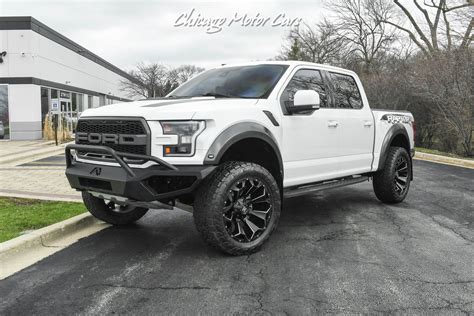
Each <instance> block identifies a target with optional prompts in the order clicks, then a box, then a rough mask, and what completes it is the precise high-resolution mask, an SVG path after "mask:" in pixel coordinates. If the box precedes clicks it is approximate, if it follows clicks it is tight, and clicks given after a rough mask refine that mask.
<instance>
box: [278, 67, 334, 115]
mask: <svg viewBox="0 0 474 316" xmlns="http://www.w3.org/2000/svg"><path fill="white" fill-rule="evenodd" d="M298 90H314V91H316V92H318V93H319V97H320V99H321V107H322V108H325V107H327V106H328V101H327V88H326V85H325V84H324V82H323V78H322V76H321V72H320V71H319V70H310V69H302V70H298V71H297V72H296V74H295V75H294V76H293V78H292V79H291V81H290V82H289V83H288V86H286V89H285V91H284V92H283V94H282V97H281V100H282V101H283V102H284V105H285V106H292V105H293V98H294V95H295V93H296V91H298Z"/></svg>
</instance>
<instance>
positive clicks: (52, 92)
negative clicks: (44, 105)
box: [51, 89, 58, 99]
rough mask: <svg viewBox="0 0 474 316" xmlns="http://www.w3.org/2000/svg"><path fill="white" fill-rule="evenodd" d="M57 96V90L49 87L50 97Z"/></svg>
mask: <svg viewBox="0 0 474 316" xmlns="http://www.w3.org/2000/svg"><path fill="white" fill-rule="evenodd" d="M57 98H58V90H56V89H51V99H57Z"/></svg>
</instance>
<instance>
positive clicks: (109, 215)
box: [82, 192, 148, 225]
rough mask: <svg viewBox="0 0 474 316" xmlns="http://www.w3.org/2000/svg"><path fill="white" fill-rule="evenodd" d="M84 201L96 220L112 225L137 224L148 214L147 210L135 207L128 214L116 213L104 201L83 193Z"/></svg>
mask: <svg viewBox="0 0 474 316" xmlns="http://www.w3.org/2000/svg"><path fill="white" fill-rule="evenodd" d="M82 200H83V201H84V205H85V206H86V208H87V210H88V211H89V212H90V213H91V214H92V215H93V216H94V217H96V218H98V219H100V220H102V221H104V222H106V223H109V224H112V225H127V224H131V223H134V222H136V221H137V220H139V219H140V218H142V217H143V215H145V214H146V212H148V209H147V208H141V207H135V208H132V209H131V210H129V211H127V212H126V213H119V212H114V211H112V210H111V209H110V207H109V206H107V204H106V203H105V201H104V200H103V199H100V198H97V197H95V196H93V195H91V194H90V193H88V192H82Z"/></svg>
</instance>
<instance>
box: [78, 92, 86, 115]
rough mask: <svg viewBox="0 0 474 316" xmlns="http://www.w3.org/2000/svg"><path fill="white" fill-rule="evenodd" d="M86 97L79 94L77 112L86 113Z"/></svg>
mask: <svg viewBox="0 0 474 316" xmlns="http://www.w3.org/2000/svg"><path fill="white" fill-rule="evenodd" d="M84 110H85V109H84V95H83V94H78V95H77V111H78V112H79V113H82V112H84Z"/></svg>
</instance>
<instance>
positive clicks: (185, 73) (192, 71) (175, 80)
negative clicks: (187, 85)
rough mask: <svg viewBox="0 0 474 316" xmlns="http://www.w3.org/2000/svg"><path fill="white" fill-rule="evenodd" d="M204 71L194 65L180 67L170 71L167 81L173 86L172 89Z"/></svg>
mask: <svg viewBox="0 0 474 316" xmlns="http://www.w3.org/2000/svg"><path fill="white" fill-rule="evenodd" d="M204 70H205V69H204V68H201V67H197V66H195V65H181V66H179V67H177V68H174V69H171V70H170V71H169V72H168V77H169V81H170V82H171V84H172V85H173V89H174V88H176V87H177V86H179V85H180V84H182V83H184V82H186V81H188V80H189V79H191V78H192V77H194V76H195V75H197V74H198V73H200V72H203V71H204Z"/></svg>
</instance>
